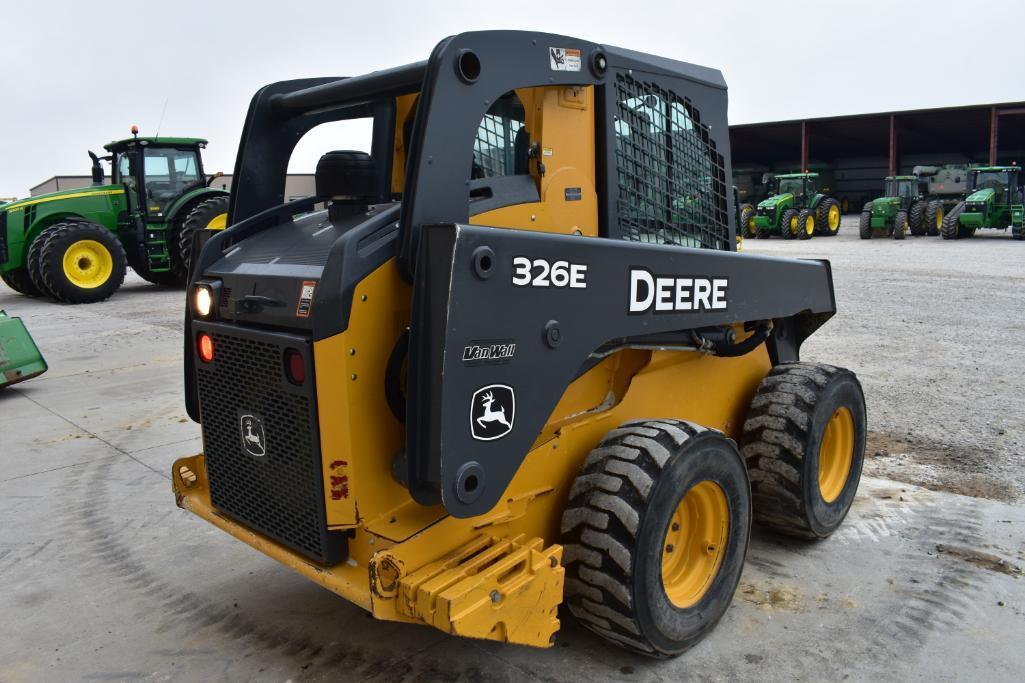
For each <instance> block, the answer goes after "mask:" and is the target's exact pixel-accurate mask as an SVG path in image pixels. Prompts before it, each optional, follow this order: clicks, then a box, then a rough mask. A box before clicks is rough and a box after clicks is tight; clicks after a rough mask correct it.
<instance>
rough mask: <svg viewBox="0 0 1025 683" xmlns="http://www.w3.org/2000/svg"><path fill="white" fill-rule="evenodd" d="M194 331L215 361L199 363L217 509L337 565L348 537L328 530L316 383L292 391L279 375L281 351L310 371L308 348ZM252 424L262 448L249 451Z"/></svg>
mask: <svg viewBox="0 0 1025 683" xmlns="http://www.w3.org/2000/svg"><path fill="white" fill-rule="evenodd" d="M195 328H196V329H197V330H200V331H206V332H208V333H209V334H210V336H211V337H212V339H213V345H214V362H213V363H210V364H207V363H203V362H202V361H200V360H198V358H197V360H196V377H197V386H198V389H199V401H200V412H201V415H202V423H203V442H204V452H205V455H206V466H207V474H208V478H209V482H210V498H211V502H212V503H213V505H214V507H216V508H217V509H218V510H220V511H222V512H224V513H226V514H227V515H229V516H231V517H233V518H235V519H237V520H238V521H240V522H242V523H244V524H246V525H248V526H250V527H252V528H253V529H255V530H257V531H260V532H262V533H264V534H266V535H267V536H270V537H271V538H273V539H275V540H277V541H280V542H281V543H284V544H285V545H288V546H289V547H291V548H293V549H295V550H296V551H298V552H300V553H302V554H303V555H305V556H307V557H309V558H311V559H314V560H316V561H318V562H320V563H323V564H329V565H330V564H337V563H338V562H340V561H341V560H342V559H344V551H345V537H344V535H342V534H340V533H336V532H329V531H328V530H327V526H326V521H325V513H324V489H323V478H322V470H321V462H320V447H319V442H318V434H317V416H316V405H315V401H314V399H313V397H314V390H313V386H312V385H313V381H312V379H310V380H307V382H306V385H305V386H304V387H295V386H293V385H291V384H290V383H289V382H288V380H287V379H286V378H285V375H284V361H283V358H284V352H285V349H286V348H294V349H297V350H299V351H300V352H301V353H302V354H303V355H304V357H305V358H306V359H307V360H306V363H307V366H308V367H309V365H310V360H309V358H310V353H309V344H308V342H307V341H306V340H304V339H302V338H299V337H294V336H292V335H284V334H271V333H258V332H252V331H249V330H241V329H236V328H234V327H232V326H228V325H214V324H199V323H197V324H196V325H195ZM307 376H308V377H310V378H312V376H313V373H312V372H308V373H307ZM246 416H253V417H255V418H256V421H257V422H256V423H251V421H250V420H247V418H246ZM243 424H246V425H247V429H246V430H244V429H243ZM252 424H258V425H259V426H257V427H256V430H255V434H256V435H257V436H259V439H258V440H257V443H258V444H259V446H260V447H259V448H254V447H253V446H251V445H250V446H249V448H250V449H251V450H249V451H247V449H246V446H245V445H244V444H245V440H244V438H243V435H244V433H245V432H246V431H249V432H250V433H253V431H252ZM260 432H262V434H260ZM261 448H262V450H263V453H262V454H260V453H259V452H258V451H259V450H261ZM253 451H256V452H255V453H254V452H253Z"/></svg>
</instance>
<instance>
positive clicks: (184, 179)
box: [143, 147, 202, 217]
mask: <svg viewBox="0 0 1025 683" xmlns="http://www.w3.org/2000/svg"><path fill="white" fill-rule="evenodd" d="M143 159H144V162H143V173H144V175H145V184H146V213H147V214H148V215H150V216H154V217H161V216H163V215H164V214H166V213H167V209H168V208H169V207H170V205H171V204H172V203H173V202H174V200H175V199H177V198H178V197H180V196H181V195H183V194H185V193H186V192H188V191H189V190H191V189H193V188H195V187H197V186H199V185H201V184H202V180H201V178H200V176H199V160H198V159H197V157H196V152H195V150H191V149H175V148H170V147H164V148H159V147H158V148H152V147H147V148H145V149H144V151H143Z"/></svg>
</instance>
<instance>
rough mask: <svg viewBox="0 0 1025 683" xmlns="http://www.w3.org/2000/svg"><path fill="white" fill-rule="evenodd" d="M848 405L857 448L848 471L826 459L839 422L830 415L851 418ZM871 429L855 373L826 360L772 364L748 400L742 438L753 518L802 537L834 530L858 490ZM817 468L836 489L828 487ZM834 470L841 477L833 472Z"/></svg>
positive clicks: (814, 536) (819, 536)
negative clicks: (772, 366)
mask: <svg viewBox="0 0 1025 683" xmlns="http://www.w3.org/2000/svg"><path fill="white" fill-rule="evenodd" d="M844 410H845V411H847V412H848V413H849V418H850V423H849V425H847V426H848V427H849V429H850V433H849V436H850V445H851V449H852V450H851V452H850V461H849V469H848V470H846V473H844V472H843V471H840V470H835V469H833V468H832V467H831V466H832V465H833V464H834V463H833V462H830V461H828V460H826V459H824V458H823V455H828V453H827V451H830V450H831V449H830V446H832V445H833V442H832V437H835V435H836V434H835V433H831V432H829V430H831V429H833V428H834V427H838V426H839V425H834V424H833V421H834V420H837V416H841V417H840V420H841V421H846V418H844V417H843V413H842V411H844ZM866 431H867V430H866V417H865V397H864V394H863V393H862V390H861V384H860V383H859V382H858V379H857V377H855V375H854V373H852V372H851V371H849V370H845V369H843V368H838V367H834V366H832V365H824V364H822V363H803V362H800V363H783V364H781V365H777V366H776V367H775V368H773V369H772V370H771V371H770V372H769V374H768V375H767V376H766V377H765V379H763V380H762V382H761V384H759V386H758V391H757V393H756V394H755V397H754V399H753V400H752V401H751V407H750V408H749V410H748V414H747V419H746V420H745V422H744V433H743V438H742V440H741V443H742V448H741V452H742V453H743V454H744V458H745V459H746V461H747V467H748V473H749V474H750V477H751V494H752V501H753V505H754V517H755V520H756V521H758V522H759V523H761V524H763V525H765V526H767V527H769V528H771V529H773V530H775V531H778V532H781V533H784V534H788V535H791V536H798V537H801V538H825V537H826V536H829V535H830V534H831V533H833V532H834V531H835V530H836V529H837V527H839V526H840V523H841V522H842V521H843V519H844V517H845V516H846V515H847V511H848V510H849V509H850V507H851V503H852V502H853V501H854V495H855V493H857V490H858V483H859V481H860V479H861V469H862V465H863V463H864V458H865V437H866ZM830 434H832V436H830ZM820 465H824V467H825V470H824V471H823V469H820ZM820 473H823V474H825V475H826V477H827V479H826V483H827V484H833V485H834V487H835V488H832V489H826V488H824V486H823V483H822V482H821V481H820ZM831 473H837V474H839V475H841V476H837V477H834V478H829V476H828V475H829V474H831ZM844 474H846V476H845V477H844V476H843V475H844ZM824 492H825V493H824ZM834 493H835V497H834V495H833V494H834ZM827 499H829V500H827Z"/></svg>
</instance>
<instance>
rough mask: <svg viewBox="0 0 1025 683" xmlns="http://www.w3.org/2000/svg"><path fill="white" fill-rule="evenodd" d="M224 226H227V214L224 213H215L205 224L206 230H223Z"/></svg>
mask: <svg viewBox="0 0 1025 683" xmlns="http://www.w3.org/2000/svg"><path fill="white" fill-rule="evenodd" d="M226 227H228V214H226V213H219V214H217V215H216V216H214V217H213V218H211V219H210V222H209V223H207V224H206V229H207V230H224V229H225V228H226Z"/></svg>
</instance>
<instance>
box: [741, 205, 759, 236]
mask: <svg viewBox="0 0 1025 683" xmlns="http://www.w3.org/2000/svg"><path fill="white" fill-rule="evenodd" d="M754 217H755V208H754V207H753V206H751V205H750V204H744V205H743V206H742V207H740V225H739V226H737V227H738V232H739V233H740V234H741V235H742V236H744V237H745V238H746V237H755V236H757V234H758V229H757V228H752V227H751V226H752V225H753V223H752V221H753V220H754Z"/></svg>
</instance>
